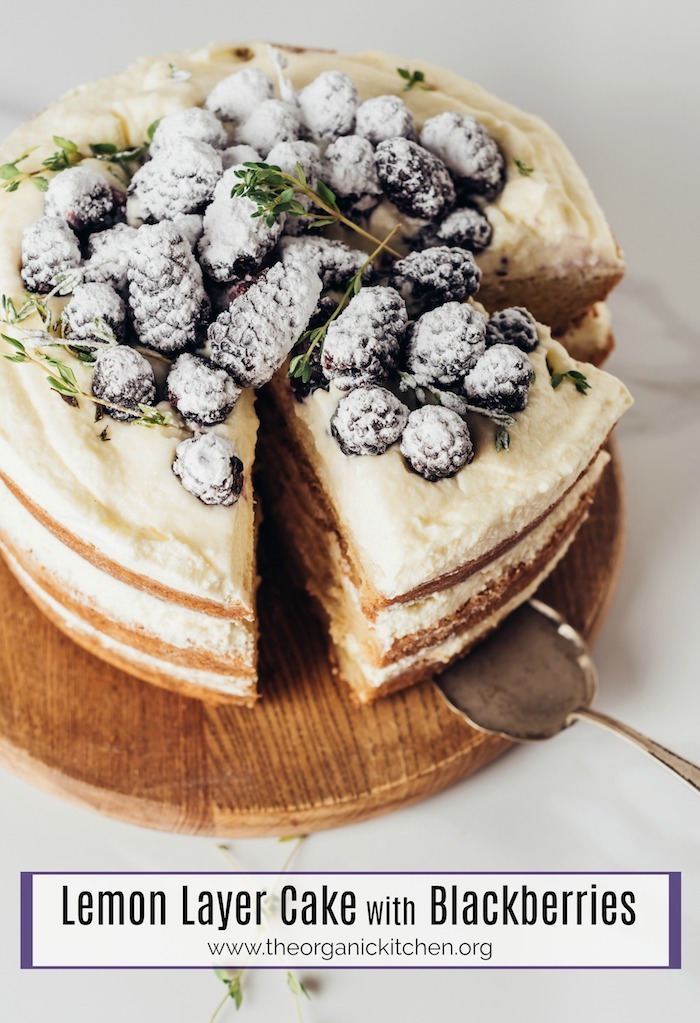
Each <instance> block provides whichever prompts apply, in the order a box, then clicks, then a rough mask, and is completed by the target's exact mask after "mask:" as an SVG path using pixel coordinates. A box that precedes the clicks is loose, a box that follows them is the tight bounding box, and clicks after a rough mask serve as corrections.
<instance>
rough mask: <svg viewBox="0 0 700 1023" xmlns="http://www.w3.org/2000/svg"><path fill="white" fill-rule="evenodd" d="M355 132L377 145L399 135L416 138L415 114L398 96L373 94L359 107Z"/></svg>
mask: <svg viewBox="0 0 700 1023" xmlns="http://www.w3.org/2000/svg"><path fill="white" fill-rule="evenodd" d="M355 133H356V134H357V135H362V136H363V138H366V139H368V140H369V141H370V142H371V143H372V145H373V146H376V145H377V144H378V143H379V142H383V141H384V140H385V139H394V138H398V137H399V136H402V137H403V138H407V139H415V137H416V125H415V122H414V120H413V114H412V113H411V111H410V110H409V109H408V107H407V106H406V104H405V103H404V101H403V100H402V99H400V98H399V97H398V96H372V98H371V99H366V100H365V101H364V103H361V104H360V106H359V107H358V110H357V115H356V118H355Z"/></svg>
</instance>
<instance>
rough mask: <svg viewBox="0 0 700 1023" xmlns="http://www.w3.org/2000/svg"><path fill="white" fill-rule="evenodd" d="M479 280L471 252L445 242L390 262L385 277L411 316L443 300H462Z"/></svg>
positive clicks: (479, 276) (479, 271)
mask: <svg viewBox="0 0 700 1023" xmlns="http://www.w3.org/2000/svg"><path fill="white" fill-rule="evenodd" d="M480 281H481V270H480V269H479V267H478V266H477V265H476V263H475V262H474V257H473V256H472V254H471V252H467V250H466V249H459V248H451V247H450V246H448V245H435V246H433V247H432V248H429V249H422V250H421V251H419V252H411V253H409V255H408V256H406V257H405V258H404V259H399V260H398V261H397V262H396V263H394V266H393V267H392V270H391V276H390V278H389V283H390V284H391V286H392V287H393V288H396V290H397V291H398V292H400V294H401V295H402V296H403V298H404V299H405V301H406V305H407V306H408V309H409V312H410V313H411V315H412V316H415V315H417V314H419V313H421V312H425V311H426V310H427V309H434V308H435V306H438V305H443V304H444V303H445V302H465V301H466V300H467V299H468V298H469V297H470V295H474V294H475V293H476V292H477V291H478V290H479V282H480Z"/></svg>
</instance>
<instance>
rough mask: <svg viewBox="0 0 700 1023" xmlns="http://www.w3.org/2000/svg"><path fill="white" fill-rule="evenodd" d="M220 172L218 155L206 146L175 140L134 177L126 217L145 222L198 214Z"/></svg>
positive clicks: (186, 139)
mask: <svg viewBox="0 0 700 1023" xmlns="http://www.w3.org/2000/svg"><path fill="white" fill-rule="evenodd" d="M223 169H224V168H223V164H222V162H221V155H220V154H219V153H218V152H217V151H216V150H215V149H213V148H212V147H211V146H210V145H209V144H208V143H207V142H200V140H199V139H191V138H187V137H186V136H180V137H179V138H174V139H172V140H171V141H170V142H169V143H168V145H167V146H163V148H162V149H161V150H160V151H159V152H158V153H156V155H155V156H154V157H153V159H152V160H149V161H148V163H145V164H144V165H143V167H140V168H139V169H138V170H137V171H136V173H135V174H134V176H133V178H132V179H131V184H130V185H129V207H130V208H129V211H128V213H129V215H130V217H132V218H134V216H135V215H136V216H138V217H139V218H140V219H141V220H145V221H153V220H172V219H173V217H176V216H177V215H178V214H179V213H198V212H199V211H200V210H202V209H203V208H204V206H206V204H207V203H208V202H209V200H210V199H211V197H212V193H213V191H214V187H215V186H216V183H217V181H218V180H219V178H220V177H221V175H222V174H223Z"/></svg>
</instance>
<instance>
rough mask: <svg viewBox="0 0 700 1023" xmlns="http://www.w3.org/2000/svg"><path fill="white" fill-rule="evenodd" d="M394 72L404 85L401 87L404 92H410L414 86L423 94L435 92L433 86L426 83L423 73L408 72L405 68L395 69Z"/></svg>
mask: <svg viewBox="0 0 700 1023" xmlns="http://www.w3.org/2000/svg"><path fill="white" fill-rule="evenodd" d="M396 70H397V72H398V73H399V75H400V76H401V78H403V80H404V81H405V83H406V84H405V85H404V87H403V91H404V92H410V91H411V89H415V87H416V86H418V88H419V89H422V90H423V92H435V86H434V85H431V84H430V82H428V81H426V78H425V72H423V71H410V70H409V69H408V68H407V67H397V69H396Z"/></svg>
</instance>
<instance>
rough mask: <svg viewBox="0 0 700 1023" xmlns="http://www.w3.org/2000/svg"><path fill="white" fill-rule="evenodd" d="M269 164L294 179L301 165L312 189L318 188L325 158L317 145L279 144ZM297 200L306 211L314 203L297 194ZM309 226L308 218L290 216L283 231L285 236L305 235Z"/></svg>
mask: <svg viewBox="0 0 700 1023" xmlns="http://www.w3.org/2000/svg"><path fill="white" fill-rule="evenodd" d="M267 163H269V164H271V165H272V166H274V167H279V168H280V170H282V171H284V173H285V174H291V175H293V176H294V177H296V174H297V164H300V165H301V168H302V170H303V171H304V175H305V176H306V180H307V181H308V183H309V185H310V186H311V187H312V188H316V185H317V184H318V179H319V178H320V177H321V174H322V170H323V157H322V156H321V150H320V149H319V148H318V146H317V145H316V143H315V142H304V141H301V140H297V141H296V142H278V143H277V145H276V146H273V147H272V149H271V150H270V152H269V153H268V154H267ZM295 198H296V200H297V201H298V202H300V203H301V205H302V206H303V207H304V208H305V209H307V210H309V209H311V205H312V202H311V199H310V198H309V196H307V195H300V194H297V195H296V196H295ZM308 226H309V220H308V218H307V217H290V216H288V217H287V218H286V219H285V223H284V228H283V230H284V233H285V234H303V233H304V232H305V231H307V230H308Z"/></svg>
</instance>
